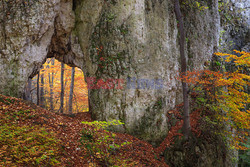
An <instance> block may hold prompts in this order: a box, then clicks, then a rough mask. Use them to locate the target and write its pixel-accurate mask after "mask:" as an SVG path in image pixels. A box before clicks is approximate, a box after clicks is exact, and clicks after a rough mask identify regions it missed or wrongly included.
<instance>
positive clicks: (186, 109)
mask: <svg viewBox="0 0 250 167" xmlns="http://www.w3.org/2000/svg"><path fill="white" fill-rule="evenodd" d="M174 9H175V15H176V18H177V20H178V24H179V35H180V37H179V45H180V56H181V75H186V72H187V61H186V56H185V48H184V47H185V32H184V31H185V30H184V23H183V17H182V14H181V10H180V2H179V0H175V3H174ZM182 91H183V102H184V107H183V111H184V119H183V121H184V123H183V133H184V137H185V139H188V137H189V134H190V132H191V127H190V118H189V101H188V87H187V84H186V83H185V82H183V81H182Z"/></svg>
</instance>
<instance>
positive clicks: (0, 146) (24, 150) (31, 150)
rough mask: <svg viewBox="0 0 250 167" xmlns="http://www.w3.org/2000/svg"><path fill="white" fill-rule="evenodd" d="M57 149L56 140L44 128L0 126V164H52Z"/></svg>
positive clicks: (56, 160)
mask: <svg viewBox="0 0 250 167" xmlns="http://www.w3.org/2000/svg"><path fill="white" fill-rule="evenodd" d="M58 151H59V144H58V140H57V139H55V137H54V136H53V134H50V133H48V132H47V131H46V130H45V129H44V128H39V127H29V126H22V127H19V126H17V125H8V124H4V125H1V126H0V159H1V161H0V166H52V165H55V164H58V163H59V161H58V158H59V156H58Z"/></svg>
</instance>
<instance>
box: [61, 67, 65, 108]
mask: <svg viewBox="0 0 250 167" xmlns="http://www.w3.org/2000/svg"><path fill="white" fill-rule="evenodd" d="M60 102H61V106H60V112H61V113H63V104H64V63H61V96H60Z"/></svg>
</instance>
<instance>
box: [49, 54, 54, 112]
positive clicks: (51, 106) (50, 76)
mask: <svg viewBox="0 0 250 167" xmlns="http://www.w3.org/2000/svg"><path fill="white" fill-rule="evenodd" d="M54 63H55V61H54V58H53V59H52V63H51V65H52V66H54ZM49 87H50V98H49V101H50V110H51V111H53V110H54V104H53V96H54V92H53V87H54V72H53V71H52V73H49Z"/></svg>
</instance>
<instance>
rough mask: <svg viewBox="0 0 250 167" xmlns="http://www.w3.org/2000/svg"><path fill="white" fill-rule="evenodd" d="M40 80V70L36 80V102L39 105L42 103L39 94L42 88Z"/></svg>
mask: <svg viewBox="0 0 250 167" xmlns="http://www.w3.org/2000/svg"><path fill="white" fill-rule="evenodd" d="M39 81H40V71H39V73H38V75H37V80H36V95H37V97H36V104H37V105H39V104H40V97H39V94H40V88H39Z"/></svg>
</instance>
